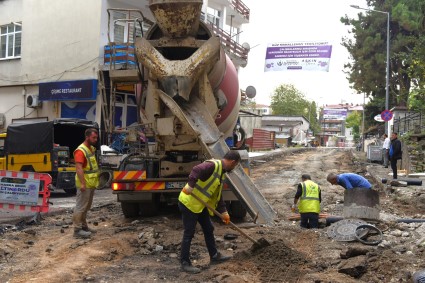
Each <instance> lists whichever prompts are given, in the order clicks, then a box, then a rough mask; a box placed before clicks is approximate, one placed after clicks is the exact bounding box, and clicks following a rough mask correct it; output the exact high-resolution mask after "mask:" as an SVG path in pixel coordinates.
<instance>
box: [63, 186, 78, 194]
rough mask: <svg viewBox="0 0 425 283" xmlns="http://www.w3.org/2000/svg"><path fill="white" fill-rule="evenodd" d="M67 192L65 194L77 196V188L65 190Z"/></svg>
mask: <svg viewBox="0 0 425 283" xmlns="http://www.w3.org/2000/svg"><path fill="white" fill-rule="evenodd" d="M63 190H64V191H65V194H67V195H68V196H75V195H76V194H77V188H72V189H63Z"/></svg>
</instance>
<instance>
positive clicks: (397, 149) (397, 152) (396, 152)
mask: <svg viewBox="0 0 425 283" xmlns="http://www.w3.org/2000/svg"><path fill="white" fill-rule="evenodd" d="M402 154H403V152H402V151H401V141H400V140H399V139H398V134H397V133H392V134H391V144H390V150H389V152H388V155H389V159H390V161H391V169H392V170H393V179H397V161H398V160H400V159H401V157H402Z"/></svg>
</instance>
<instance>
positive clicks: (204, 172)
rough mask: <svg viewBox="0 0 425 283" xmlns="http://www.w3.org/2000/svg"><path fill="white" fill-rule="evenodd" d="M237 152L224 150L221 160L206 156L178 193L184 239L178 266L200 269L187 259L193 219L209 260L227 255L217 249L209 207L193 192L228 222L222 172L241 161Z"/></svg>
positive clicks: (224, 259) (230, 169) (192, 271)
mask: <svg viewBox="0 0 425 283" xmlns="http://www.w3.org/2000/svg"><path fill="white" fill-rule="evenodd" d="M240 160H241V157H240V155H239V152H237V151H235V150H231V151H229V152H227V153H226V154H225V155H224V157H223V159H222V160H215V159H213V160H207V161H205V162H203V163H201V164H199V165H196V166H195V167H193V169H192V172H190V175H189V181H188V183H187V184H186V185H185V187H184V188H183V190H182V191H181V193H180V195H179V202H178V206H179V209H180V212H181V213H182V219H183V227H184V232H183V240H182V243H181V253H180V263H181V269H182V270H183V271H186V272H189V273H199V272H201V270H200V269H199V268H198V267H195V266H192V263H191V261H190V258H189V257H190V245H191V242H192V239H193V236H194V235H195V227H196V223H197V222H199V224H200V225H201V227H202V231H203V232H204V238H205V244H206V245H207V249H208V253H209V255H210V262H211V263H213V264H214V263H220V262H224V261H226V260H228V259H230V258H231V257H230V256H225V255H223V254H221V253H220V252H218V251H217V248H216V244H215V238H214V226H213V224H212V222H211V218H210V215H211V216H212V215H213V212H212V211H209V210H208V208H206V207H205V205H203V204H202V203H201V202H199V201H198V200H197V199H196V198H195V197H193V196H192V195H196V196H197V197H198V198H200V199H202V200H203V201H204V202H205V203H207V204H209V205H211V207H213V208H215V209H216V210H217V211H218V212H220V213H221V214H222V216H223V217H222V219H223V222H224V223H226V224H229V223H230V216H229V213H227V209H226V204H225V202H224V200H223V196H222V193H221V191H222V188H223V180H224V178H225V176H224V173H226V172H230V171H232V170H233V169H234V168H235V167H236V166H237V165H238V164H239V162H240Z"/></svg>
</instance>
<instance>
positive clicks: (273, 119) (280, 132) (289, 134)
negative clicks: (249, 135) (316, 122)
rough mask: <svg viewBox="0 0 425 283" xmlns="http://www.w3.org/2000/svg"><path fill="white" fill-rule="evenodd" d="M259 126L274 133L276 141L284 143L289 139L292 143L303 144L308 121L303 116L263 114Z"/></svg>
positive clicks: (308, 124)
mask: <svg viewBox="0 0 425 283" xmlns="http://www.w3.org/2000/svg"><path fill="white" fill-rule="evenodd" d="M261 124H262V126H261V128H262V129H264V130H267V131H274V132H275V133H276V142H277V143H279V144H286V141H287V140H288V139H290V140H291V141H292V142H294V143H299V144H305V143H306V142H308V141H309V140H308V139H307V132H308V129H309V128H310V123H309V121H308V120H307V119H306V118H305V117H304V116H284V115H265V116H263V117H262V121H261Z"/></svg>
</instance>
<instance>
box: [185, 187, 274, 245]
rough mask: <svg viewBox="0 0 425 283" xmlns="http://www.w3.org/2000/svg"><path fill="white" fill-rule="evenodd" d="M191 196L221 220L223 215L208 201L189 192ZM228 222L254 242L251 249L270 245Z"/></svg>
mask: <svg viewBox="0 0 425 283" xmlns="http://www.w3.org/2000/svg"><path fill="white" fill-rule="evenodd" d="M191 196H192V197H193V198H195V199H196V200H198V201H199V202H200V203H202V204H203V205H205V206H206V207H207V208H208V209H209V210H211V211H212V212H214V214H215V215H217V216H218V217H220V219H221V220H223V215H221V213H219V212H218V211H217V210H215V209H214V208H213V207H212V206H211V205H209V204H208V203H206V202H205V201H203V200H202V199H200V198H199V197H198V196H197V195H195V194H191ZM229 224H230V225H231V226H232V228H233V229H235V230H236V231H238V232H239V233H241V235H243V236H245V237H246V238H247V239H248V240H250V241H251V242H253V243H254V245H253V246H252V250H253V251H256V250H258V249H261V248H264V247H267V246H270V243H269V242H268V241H267V240H266V239H264V238H261V239H260V240H258V241H257V240H255V239H254V238H252V237H251V236H249V235H248V234H246V233H245V232H244V231H242V230H241V228H239V227H238V226H236V225H235V223H233V222H232V221H230V222H229Z"/></svg>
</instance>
